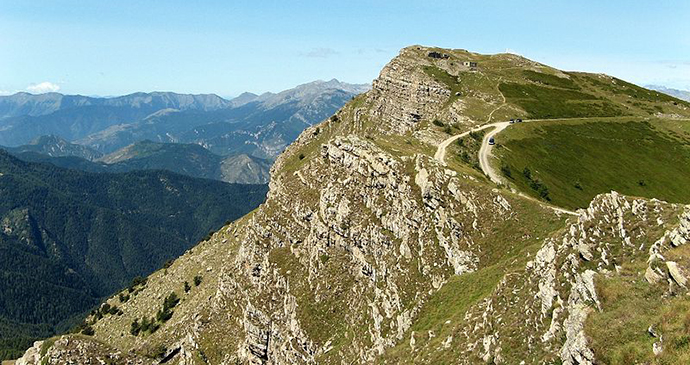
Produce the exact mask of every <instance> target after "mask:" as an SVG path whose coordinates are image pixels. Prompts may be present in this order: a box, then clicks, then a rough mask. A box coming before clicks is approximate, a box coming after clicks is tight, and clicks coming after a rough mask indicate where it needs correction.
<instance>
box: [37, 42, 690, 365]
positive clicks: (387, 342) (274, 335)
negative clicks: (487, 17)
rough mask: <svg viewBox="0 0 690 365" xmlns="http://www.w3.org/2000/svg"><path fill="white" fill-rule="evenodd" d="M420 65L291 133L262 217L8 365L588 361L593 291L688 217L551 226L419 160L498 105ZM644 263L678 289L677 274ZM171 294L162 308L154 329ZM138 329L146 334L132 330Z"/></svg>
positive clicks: (656, 211)
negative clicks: (444, 129) (448, 132)
mask: <svg viewBox="0 0 690 365" xmlns="http://www.w3.org/2000/svg"><path fill="white" fill-rule="evenodd" d="M431 52H435V51H434V50H433V49H428V48H423V47H411V48H407V49H405V50H403V51H402V52H401V55H400V56H399V57H397V58H396V59H394V60H393V61H392V62H391V63H390V64H389V65H388V66H386V68H385V69H384V70H383V71H382V72H381V76H380V77H379V78H378V79H377V80H376V81H375V82H374V83H373V89H372V90H371V91H370V92H368V93H367V94H364V95H362V96H359V97H357V98H356V99H355V100H353V101H352V102H350V103H349V104H348V105H346V106H345V107H344V108H343V109H341V110H340V111H339V112H338V113H336V114H335V115H334V116H333V117H331V118H329V119H328V120H326V121H324V122H323V123H321V124H319V125H316V126H313V127H310V128H308V129H307V130H306V131H305V132H303V133H302V134H301V136H300V137H299V138H298V140H297V141H296V142H295V143H293V144H292V145H291V146H290V147H288V149H287V150H286V151H285V152H284V153H283V154H282V155H281V156H280V157H279V159H278V160H277V162H276V163H275V165H274V167H273V169H272V177H271V182H270V192H269V196H268V199H267V201H266V203H265V204H263V205H262V206H261V207H260V208H259V209H257V210H256V211H254V212H253V213H251V214H249V215H247V216H245V217H243V218H242V219H240V220H238V221H236V222H233V223H232V224H230V225H228V226H226V227H224V228H223V229H222V230H221V231H219V232H217V233H216V234H214V235H213V237H212V238H211V239H210V240H208V241H205V242H203V243H201V244H200V245H198V246H197V247H195V248H193V249H191V250H189V251H188V252H187V253H185V254H184V255H183V256H182V257H180V258H179V259H177V260H176V261H175V263H173V264H172V265H171V266H169V267H167V268H165V269H164V270H160V271H158V272H156V273H154V274H153V275H152V276H151V277H149V279H148V281H147V282H146V283H145V284H143V285H140V286H137V287H134V288H132V289H131V290H129V292H128V291H125V292H123V293H122V294H123V295H127V296H128V299H127V300H123V299H122V297H120V298H118V297H117V296H116V297H114V298H112V299H110V300H109V301H108V305H109V306H117V307H118V309H119V310H120V311H121V313H120V314H116V315H104V316H101V318H98V316H92V317H90V318H88V321H89V323H91V324H92V328H93V330H94V332H95V335H94V338H93V339H91V338H89V337H83V336H74V335H73V336H65V337H63V338H61V339H60V340H58V341H57V342H55V344H54V345H52V346H50V347H49V348H47V349H45V351H40V352H43V353H45V355H40V356H35V354H36V352H37V351H38V350H36V349H34V350H32V351H33V352H31V353H27V357H28V358H29V359H28V360H26V361H25V362H24V363H27V364H32V363H36V362H37V361H38V360H39V358H40V360H41V361H46V362H47V363H49V364H53V363H61V361H73V362H76V363H86V362H87V361H94V360H96V359H103V356H111V357H114V356H120V357H119V358H118V359H120V360H118V361H122V362H127V363H150V362H152V360H151V359H152V358H154V359H157V360H156V361H163V362H172V363H179V364H202V363H208V364H231V363H250V364H288V363H375V362H381V363H401V362H402V363H409V362H414V363H436V362H438V361H440V360H443V359H445V361H449V360H450V361H453V362H458V363H474V362H490V361H494V362H495V363H520V361H521V360H524V361H523V363H527V362H529V363H539V362H553V361H556V360H557V359H560V360H561V361H562V362H563V363H566V364H586V363H593V362H594V358H595V355H594V353H593V351H592V350H591V348H590V346H589V343H588V339H587V336H586V333H585V332H584V328H585V324H586V321H587V318H588V315H589V314H590V313H592V312H596V311H602V310H603V308H602V304H601V302H600V300H599V297H598V294H597V284H596V282H597V278H599V277H606V276H609V275H615V273H617V272H618V271H619V270H621V267H622V266H621V265H623V263H624V262H628V261H630V260H634V259H635V258H637V259H638V260H647V255H648V253H649V254H655V255H656V254H658V255H661V256H663V254H664V252H665V251H666V250H667V249H669V247H671V246H669V244H667V242H672V244H673V245H676V244H677V245H682V244H684V243H685V242H686V240H688V239H690V237H688V222H687V220H688V211H690V208H688V207H686V208H683V207H682V206H678V205H672V204H666V203H663V202H659V201H648V200H644V199H632V198H627V197H623V196H620V195H618V194H616V193H610V194H605V195H601V196H599V197H598V198H597V199H595V200H594V201H593V202H592V205H591V206H590V208H589V209H588V210H586V211H581V212H579V215H578V216H577V217H570V218H567V217H564V216H559V214H557V213H556V212H554V211H553V210H551V209H549V208H548V207H545V206H542V205H541V204H540V203H538V202H536V201H532V200H528V199H524V198H522V197H520V196H518V195H515V194H512V193H510V192H509V191H507V190H504V189H499V188H497V187H495V186H492V185H491V184H489V183H488V182H487V181H486V180H485V179H484V178H483V177H482V176H479V175H478V174H476V173H473V172H472V171H471V170H465V169H457V168H453V166H448V165H446V164H445V163H442V162H439V161H437V160H435V159H433V158H432V157H431V156H432V155H433V147H435V146H433V145H430V143H433V141H434V136H436V135H437V133H438V132H437V131H435V130H434V129H433V127H432V126H431V123H430V121H431V120H433V119H434V118H436V117H437V116H445V117H447V118H452V116H453V115H455V116H459V117H458V119H456V120H455V122H454V124H453V125H455V126H456V128H462V127H463V125H464V124H463V123H465V122H467V123H465V124H473V123H475V122H477V123H478V122H480V121H479V120H478V119H476V118H474V117H471V116H467V115H465V114H462V113H461V112H462V110H463V109H462V108H463V106H462V105H469V104H471V103H479V104H481V105H483V106H484V107H487V108H489V107H491V106H492V105H494V104H495V103H496V102H497V100H498V99H497V98H496V97H494V96H492V95H493V94H491V93H490V91H487V92H486V94H482V95H480V96H478V97H477V98H475V99H459V98H456V96H457V95H456V94H455V93H456V92H457V91H454V90H453V89H452V88H451V87H448V85H447V84H445V83H443V82H440V81H438V80H436V79H434V77H432V76H430V75H428V73H426V72H425V71H424V66H425V65H433V66H434V67H436V68H438V69H441V70H444V72H446V73H448V74H451V73H454V74H458V73H459V72H464V74H463V75H465V76H466V77H468V78H471V77H475V76H473V74H471V72H472V71H471V70H464V69H463V68H462V67H463V66H462V63H461V61H462V60H465V59H467V57H475V56H473V55H472V54H469V53H467V52H464V51H447V52H449V53H450V54H451V55H452V57H451V56H449V57H448V58H443V57H441V58H436V57H429V54H430V53H431ZM521 62H522V61H521ZM459 77H463V76H459ZM479 94H481V93H480V92H478V94H477V95H479ZM473 100H474V101H473ZM479 100H481V101H479ZM460 117H462V118H460ZM463 118H464V119H463ZM473 118H474V119H473ZM446 120H448V119H446ZM465 127H466V126H465ZM423 136H431V138H422V137H423ZM684 209H685V210H684ZM679 216H680V217H681V218H680V219H679V218H678V217H679ZM643 256H644V257H643ZM640 257H643V258H642V259H641V258H640ZM655 257H656V256H655ZM652 262H657V261H652ZM659 262H661V261H659ZM667 264H668V262H667ZM650 265H651V266H650V267H651V268H650V270H651V271H652V273H653V274H654V275H657V276H658V279H655V280H657V281H658V282H663V281H665V280H670V281H668V282H669V284H668V285H669V290H682V289H680V288H684V285H685V284H686V283H685V281H684V280H683V279H681V276H682V277H683V278H684V272H685V270H686V269H685V266H683V265H680V266H675V269H674V270H671V269H669V271H668V273H666V272H664V271H663V270H657V269H658V268H659V267H661V264H659V263H656V264H650ZM672 266H673V265H671V266H669V268H670V267H672ZM674 272H675V273H676V274H674ZM669 275H670V276H669ZM195 276H196V277H198V278H199V280H198V282H199V283H198V284H197V280H196V279H195ZM649 276H650V277H652V275H651V274H650V275H649ZM655 278H656V277H655ZM662 279H663V280H662ZM193 280H194V284H195V285H189V283H192V282H193ZM185 282H187V284H186V285H185ZM681 282H682V284H681ZM171 292H175V293H176V294H177V295H178V296H179V297H180V299H181V300H180V302H179V304H176V305H175V306H174V309H173V314H172V316H171V317H170V318H169V319H167V320H161V319H157V318H156V317H159V318H162V317H164V316H160V313H161V311H162V310H163V307H162V305H163V303H164V300H165V298H166V297H167V296H168V295H169V293H171ZM157 313H158V316H157ZM149 318H150V319H151V321H153V322H155V323H156V325H157V327H156V329H153V330H150V329H147V330H145V331H134V329H135V325H134V324H135V323H136V324H137V326H138V325H139V324H141V323H142V322H143V321H144V320H145V321H146V323H148V322H149ZM135 332H136V333H135ZM38 347H41V345H38ZM650 351H651V349H650ZM124 353H127V354H128V355H127V356H128V357H127V358H126V360H124V359H125V357H124V355H122V354H124ZM32 358H33V359H35V361H34V360H31V359H32ZM32 361H33V362H32ZM104 361H105V360H104Z"/></svg>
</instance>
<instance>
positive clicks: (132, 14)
mask: <svg viewBox="0 0 690 365" xmlns="http://www.w3.org/2000/svg"><path fill="white" fill-rule="evenodd" d="M288 3H289V5H288ZM412 44H423V45H434V46H441V47H448V48H464V49H468V50H471V51H475V52H480V53H498V52H505V51H506V50H509V51H511V52H515V53H519V54H521V55H523V56H526V57H528V58H531V59H534V60H537V61H540V62H543V63H547V64H549V65H552V66H555V67H558V68H562V69H567V70H582V71H592V72H603V73H608V74H611V75H614V76H618V77H621V78H623V79H626V80H629V81H632V82H636V83H638V84H648V83H656V84H662V85H666V86H669V87H675V88H683V89H690V1H688V0H680V1H664V0H659V1H642V0H639V1H637V0H627V1H621V0H608V1H604V0H598V1H583V0H578V1H573V0H568V1H558V0H545V1H482V0H475V1H462V0H454V1H442V0H434V1H423V0H416V1H405V0H397V1H358V0H346V1H337V2H336V1H333V2H330V1H289V2H288V1H256V0H255V1H232V0H226V1H201V0H199V1H194V0H183V1H178V0H165V1H157V0H137V1H130V0H118V1H106V0H102V1H101V0H91V1H86V0H79V1H78V0H49V1H48V0H46V1H37V0H18V1H6V0H0V92H1V93H11V92H15V91H20V90H29V91H33V92H42V91H50V90H59V91H60V92H64V93H70V94H74V93H79V94H85V95H119V94H125V93H131V92H135V91H154V90H161V91H176V92H183V93H216V94H219V95H223V96H233V95H237V94H239V93H240V92H242V91H253V92H263V91H279V90H282V89H286V88H290V87H293V86H295V85H297V84H300V83H305V82H308V81H312V80H316V79H331V78H338V79H340V80H343V81H347V82H356V83H363V82H371V80H372V79H373V78H375V77H376V76H377V75H378V72H379V70H380V69H381V67H383V65H385V64H386V62H388V60H390V59H391V58H392V57H394V56H395V55H396V54H397V53H398V51H399V49H400V48H402V47H405V46H408V45H412Z"/></svg>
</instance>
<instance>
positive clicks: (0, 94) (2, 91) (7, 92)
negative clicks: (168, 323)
mask: <svg viewBox="0 0 690 365" xmlns="http://www.w3.org/2000/svg"><path fill="white" fill-rule="evenodd" d="M12 94H14V93H13V92H11V91H7V90H0V96H5V95H12Z"/></svg>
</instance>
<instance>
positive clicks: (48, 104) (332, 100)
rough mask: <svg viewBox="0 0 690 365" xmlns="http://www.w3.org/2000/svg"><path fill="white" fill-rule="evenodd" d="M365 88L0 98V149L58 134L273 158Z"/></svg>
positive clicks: (336, 85) (114, 145) (118, 144)
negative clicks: (191, 146) (233, 94)
mask: <svg viewBox="0 0 690 365" xmlns="http://www.w3.org/2000/svg"><path fill="white" fill-rule="evenodd" d="M368 88H369V85H352V84H347V83H343V82H340V81H338V80H335V79H334V80H331V81H315V82H311V83H308V84H304V85H300V86H297V87H295V88H293V89H290V90H286V91H283V92H280V93H277V94H274V93H265V94H262V95H255V94H251V93H244V94H242V95H240V96H239V97H237V98H236V99H232V100H226V99H223V98H221V97H219V96H217V95H185V94H175V93H168V92H154V93H136V94H131V95H126V96H121V97H115V98H92V97H86V96H79V95H62V94H57V93H49V94H41V95H32V94H27V93H18V94H14V95H10V96H0V145H3V146H8V147H17V146H20V145H23V144H27V143H30V142H31V141H32V140H34V139H35V138H37V137H39V136H42V135H58V136H60V137H62V138H64V139H65V140H67V141H69V142H75V143H77V144H81V145H84V146H88V147H91V148H92V149H94V150H97V151H99V152H101V153H104V154H107V153H111V152H113V151H116V150H118V149H120V148H122V147H125V146H128V145H130V144H132V143H135V142H138V141H142V140H146V139H149V140H152V141H156V142H170V143H196V144H200V145H202V146H204V147H206V148H208V149H210V150H211V151H212V152H214V153H216V154H219V155H224V156H225V155H232V154H239V153H246V154H250V155H254V156H257V157H261V158H274V157H275V156H277V154H278V153H280V151H282V150H283V149H284V148H285V146H286V145H287V144H288V143H290V142H292V140H294V139H295V138H296V137H297V135H298V134H299V133H300V132H301V131H302V130H303V129H304V128H305V127H307V126H309V125H312V124H314V123H317V122H320V121H321V120H322V119H324V118H326V117H328V116H329V115H331V114H332V113H333V112H335V110H337V109H338V108H340V107H341V106H342V105H344V104H345V102H347V101H348V100H350V99H351V98H352V97H353V96H355V95H357V94H359V93H361V92H363V91H366V90H368Z"/></svg>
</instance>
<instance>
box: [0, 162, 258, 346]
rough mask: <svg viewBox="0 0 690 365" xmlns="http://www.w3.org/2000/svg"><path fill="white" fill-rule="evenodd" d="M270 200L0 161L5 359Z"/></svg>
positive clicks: (194, 182)
mask: <svg viewBox="0 0 690 365" xmlns="http://www.w3.org/2000/svg"><path fill="white" fill-rule="evenodd" d="M25 153H34V154H36V153H35V152H25ZM37 155H39V156H45V155H40V154H37ZM49 158H76V157H49ZM81 161H85V162H87V163H91V164H93V163H92V162H89V161H87V160H84V159H81ZM266 191H267V187H266V185H240V184H226V183H222V182H219V181H212V180H206V179H195V178H191V177H187V176H182V175H179V174H175V173H171V172H167V171H136V172H129V173H123V174H94V173H87V172H81V171H75V170H68V169H62V168H58V167H55V166H51V165H49V164H37V163H29V162H24V161H21V160H19V159H16V158H14V157H12V156H11V155H9V154H8V153H6V152H4V151H0V194H1V196H2V199H0V277H1V278H2V280H0V352H2V351H3V350H5V349H8V348H16V347H17V346H19V347H22V346H28V345H29V344H30V343H31V341H32V340H33V338H34V337H41V336H50V335H51V334H53V333H55V331H60V330H64V329H65V328H66V327H68V326H69V325H70V319H71V318H72V317H74V316H75V315H80V314H82V313H83V312H84V311H88V310H89V309H90V308H91V307H93V306H94V305H96V304H97V303H98V302H99V300H100V299H101V298H102V297H103V296H107V295H110V294H112V293H113V292H114V291H115V290H118V289H120V288H122V287H124V286H125V285H126V284H127V283H129V282H130V280H132V278H134V277H135V276H137V275H146V274H149V273H151V272H152V271H153V270H155V269H157V268H160V267H161V265H162V264H163V263H164V262H165V261H166V260H168V259H172V258H175V257H177V256H179V255H180V254H182V253H183V252H184V251H185V250H187V249H188V248H190V247H191V246H193V245H194V244H195V243H196V242H198V241H199V240H200V239H201V238H202V237H204V236H205V235H206V234H207V233H208V232H209V231H210V230H213V229H217V228H218V227H220V226H221V225H222V224H223V223H224V222H226V221H228V220H230V221H231V220H234V219H236V218H239V217H241V216H243V215H244V214H246V213H247V212H249V211H251V210H252V209H254V208H256V207H257V206H258V205H259V204H260V203H261V202H262V201H263V200H264V197H265V194H266ZM20 340H21V341H20ZM8 341H9V342H8ZM17 341H19V342H20V343H19V344H18V343H17ZM15 356H16V355H15Z"/></svg>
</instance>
